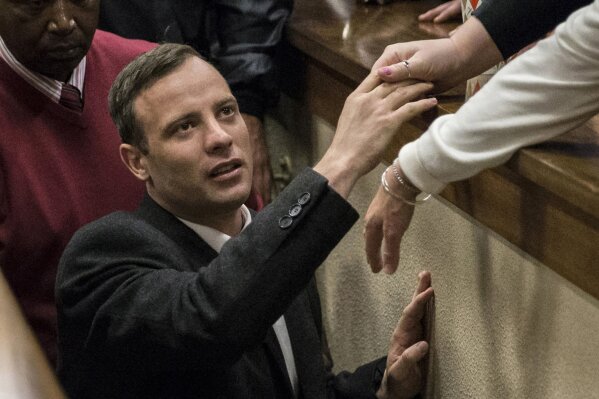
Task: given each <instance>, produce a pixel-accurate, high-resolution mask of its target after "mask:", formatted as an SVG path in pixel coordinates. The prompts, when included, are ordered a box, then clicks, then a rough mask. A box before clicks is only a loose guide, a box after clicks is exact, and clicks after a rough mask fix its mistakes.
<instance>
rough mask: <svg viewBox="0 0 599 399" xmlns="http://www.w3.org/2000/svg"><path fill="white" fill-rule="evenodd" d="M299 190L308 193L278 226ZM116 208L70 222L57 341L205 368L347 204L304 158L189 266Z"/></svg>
mask: <svg viewBox="0 0 599 399" xmlns="http://www.w3.org/2000/svg"><path fill="white" fill-rule="evenodd" d="M306 192H308V193H310V200H309V202H307V203H305V204H304V206H303V209H302V211H301V213H300V214H299V215H297V216H296V217H294V218H293V220H292V223H291V224H290V225H287V224H285V223H283V224H282V226H284V227H281V222H280V219H281V217H284V216H285V215H288V211H289V208H290V207H291V206H293V205H294V204H296V203H297V202H298V198H300V197H302V195H303V194H304V193H306ZM304 198H305V197H304ZM302 202H303V201H302ZM127 215H129V217H126V216H127ZM117 216H119V217H110V216H109V217H108V218H104V219H101V220H100V221H98V222H95V223H93V224H91V225H88V226H87V227H86V228H84V229H82V230H80V231H79V232H78V233H77V234H76V235H75V237H74V238H73V240H72V241H71V243H70V244H69V245H68V247H67V249H66V251H65V253H64V255H63V258H62V260H61V262H60V266H59V272H58V278H57V305H58V310H59V330H60V337H61V341H62V342H63V345H69V347H68V348H63V350H62V352H63V353H65V354H66V355H69V353H70V354H72V355H73V356H79V354H82V353H86V355H85V356H86V357H87V358H90V357H91V358H93V357H94V355H95V356H104V358H105V356H106V355H105V354H114V359H112V360H115V359H119V362H124V361H127V362H130V363H132V364H141V365H144V366H147V367H150V368H152V370H153V371H157V370H158V371H160V370H162V369H164V370H165V372H166V371H168V370H171V371H172V370H173V368H175V369H176V368H177V367H178V366H179V365H180V366H181V367H185V368H188V369H194V370H197V372H198V373H202V372H203V373H209V372H214V370H221V369H224V368H227V367H230V366H231V365H232V364H233V363H234V362H236V361H237V360H238V359H239V358H240V356H241V355H242V354H243V353H244V352H246V351H247V350H248V349H250V348H253V347H255V346H256V345H258V344H259V343H260V342H262V341H263V340H264V337H265V335H266V333H267V331H268V329H269V328H270V327H271V326H272V324H273V323H274V322H275V321H276V320H277V319H278V318H279V317H280V316H281V315H282V314H283V313H284V311H285V310H286V309H287V308H288V307H289V305H290V304H291V302H292V301H293V299H294V298H295V297H296V296H297V294H298V293H299V292H300V291H301V290H303V289H304V288H305V287H306V286H307V285H308V283H309V282H310V280H311V279H312V277H313V273H314V271H315V270H316V268H317V267H318V266H319V265H320V264H321V263H322V262H323V261H324V259H325V258H326V256H327V255H328V254H329V252H330V251H331V250H332V249H333V248H334V247H335V245H336V244H337V243H338V241H339V240H340V239H341V238H342V237H343V236H344V234H345V233H346V232H347V231H348V230H349V228H350V227H351V226H352V225H353V223H354V222H355V220H356V219H357V216H358V215H357V213H356V212H355V210H354V209H353V208H352V207H351V206H350V205H349V204H348V203H347V202H346V201H345V200H343V199H342V198H341V197H340V196H339V195H338V194H336V193H335V192H334V191H332V190H331V189H329V188H328V184H327V182H326V180H325V179H324V178H323V177H322V176H320V175H318V174H317V173H315V172H313V171H311V170H309V169H308V170H306V171H305V172H303V173H302V174H300V175H299V176H298V177H297V178H296V179H295V180H294V182H292V184H290V185H289V186H288V188H286V190H284V191H283V192H282V193H281V194H280V196H279V197H278V198H277V200H276V201H275V202H273V204H271V205H270V206H268V207H266V208H265V209H264V210H263V211H262V212H260V213H259V214H258V215H256V217H255V218H254V220H253V221H252V223H251V224H250V225H249V226H248V227H247V228H246V229H245V230H244V231H243V232H242V233H241V234H240V235H239V236H237V237H235V238H232V239H231V240H229V241H228V242H227V243H226V244H225V245H224V246H223V248H222V250H221V252H220V254H219V256H217V257H216V258H215V259H214V260H212V261H211V262H210V263H208V264H207V265H206V266H204V267H201V268H199V270H198V271H197V272H191V271H181V270H186V269H187V270H190V269H192V268H191V267H184V268H181V264H184V263H185V262H189V260H188V258H189V256H188V255H187V254H183V253H182V252H181V249H179V248H178V246H177V243H174V242H168V240H166V239H165V237H164V234H162V233H161V232H160V231H158V230H156V229H149V228H148V226H147V223H146V222H144V221H142V220H140V219H139V218H137V219H136V218H134V217H133V216H131V215H130V214H124V213H121V214H117ZM285 217H286V218H287V219H286V220H288V221H289V217H288V216H285ZM196 269H197V268H196ZM65 321H68V323H65ZM73 343H78V344H75V345H73ZM78 345H79V346H80V347H77V346H78ZM64 349H67V350H64ZM90 355H91V356H90ZM108 360H110V359H108ZM71 363H72V362H71ZM190 365H191V366H192V367H190Z"/></svg>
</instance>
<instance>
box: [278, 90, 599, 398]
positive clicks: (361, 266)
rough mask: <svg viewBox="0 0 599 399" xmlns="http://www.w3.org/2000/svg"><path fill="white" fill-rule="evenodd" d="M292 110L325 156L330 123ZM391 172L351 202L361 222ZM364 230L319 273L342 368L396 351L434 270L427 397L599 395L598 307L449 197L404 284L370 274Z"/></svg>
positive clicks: (286, 121)
mask: <svg viewBox="0 0 599 399" xmlns="http://www.w3.org/2000/svg"><path fill="white" fill-rule="evenodd" d="M283 106H284V108H285V111H284V112H283V122H282V123H283V125H285V128H286V129H288V130H289V134H291V136H292V137H294V136H296V135H300V136H302V135H303V137H306V135H310V136H309V137H310V140H309V143H310V144H309V145H307V146H306V148H305V151H311V154H312V159H313V160H315V159H318V158H319V157H320V155H321V154H322V153H323V152H324V150H325V149H326V147H327V146H328V144H329V143H330V140H331V139H332V135H333V128H332V126H330V125H329V124H327V123H326V122H323V121H322V120H320V119H318V118H316V117H314V118H309V117H298V111H297V109H294V108H293V106H291V105H290V103H288V102H285V101H284V103H283ZM306 118H307V119H306ZM306 120H310V123H308V124H307V123H306ZM300 122H301V123H300ZM295 128H298V130H297V131H294V129H295ZM307 129H310V132H307V131H306V130H307ZM306 143H307V142H306ZM295 151H297V150H295ZM382 170H383V167H382V166H379V167H378V168H377V169H376V170H375V171H374V172H372V173H371V174H370V175H369V176H367V177H366V178H364V179H363V180H362V181H361V182H359V183H358V186H357V187H356V188H355V189H354V192H353V194H352V196H351V197H350V202H351V203H352V204H353V205H354V207H356V209H357V210H358V211H359V212H360V215H361V216H363V215H364V214H365V212H366V209H367V206H368V203H369V201H370V199H371V198H372V197H373V196H374V193H375V192H376V189H377V188H378V184H379V181H380V174H381V172H382ZM531 206H534V204H531ZM362 229H363V219H360V220H359V221H358V222H357V224H356V225H355V226H354V228H353V229H352V231H351V232H350V234H348V236H347V237H345V238H344V239H343V241H342V242H341V243H340V245H339V246H338V247H337V248H336V250H335V251H334V252H333V253H332V254H331V255H330V256H329V258H328V259H327V261H326V262H325V264H324V265H323V267H321V269H320V270H319V272H318V274H317V277H318V280H319V287H320V292H321V299H322V306H323V314H324V319H325V327H326V330H327V332H328V339H329V344H330V346H331V350H332V354H333V357H334V359H335V368H336V371H340V370H342V369H350V370H351V369H354V368H355V367H357V366H358V365H360V364H361V363H365V362H367V361H369V360H372V359H374V358H376V357H378V356H381V355H383V354H385V353H386V348H387V343H388V339H389V336H390V334H391V332H392V330H393V328H394V326H395V323H396V321H397V319H398V318H399V316H400V314H401V310H402V308H403V306H404V305H405V304H407V303H408V301H409V298H410V297H411V295H412V291H413V288H414V284H415V282H416V275H417V273H418V271H420V270H423V269H427V270H430V271H431V272H432V274H433V285H434V288H435V292H436V306H435V324H434V328H433V333H434V343H433V346H432V351H433V352H432V355H433V362H432V366H431V369H430V375H429V382H430V383H431V384H430V385H429V389H430V392H429V393H430V395H429V397H435V398H498V399H499V398H502V399H505V398H556V399H557V398H599V378H597V376H599V333H598V332H599V301H598V300H596V299H595V298H593V297H591V296H589V295H587V294H586V293H585V292H583V291H581V290H580V289H578V288H577V287H575V286H574V285H572V284H571V283H569V282H568V281H566V280H565V279H563V278H562V277H560V276H559V275H557V274H556V273H554V272H553V271H551V270H550V269H549V268H547V267H546V266H544V265H542V264H540V263H539V262H537V261H536V260H534V259H532V258H531V257H529V256H527V255H526V254H525V253H523V252H522V251H521V250H519V249H518V248H516V247H514V246H512V245H511V244H509V243H508V242H506V241H505V240H504V239H503V238H501V237H500V236H498V235H497V234H495V233H494V232H492V231H489V230H488V229H487V228H485V227H484V226H481V225H479V224H478V223H477V222H476V221H475V220H473V219H472V218H470V217H469V216H468V215H465V214H464V213H462V212H461V211H459V210H458V209H456V208H455V207H453V206H452V205H451V204H449V203H447V202H445V201H444V200H442V199H433V200H431V201H429V203H428V204H426V205H422V206H419V207H417V209H416V212H415V215H414V219H413V222H412V225H411V227H410V229H409V231H408V233H407V234H406V236H405V238H404V241H403V243H402V251H401V261H400V269H399V271H398V272H397V273H396V274H395V275H392V276H388V275H384V274H380V275H374V274H372V273H371V272H370V270H369V268H368V266H367V263H366V259H365V256H364V254H363V239H362ZM598 245H599V243H598Z"/></svg>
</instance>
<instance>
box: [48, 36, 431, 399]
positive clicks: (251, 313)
mask: <svg viewBox="0 0 599 399" xmlns="http://www.w3.org/2000/svg"><path fill="white" fill-rule="evenodd" d="M430 87H431V85H429V84H425V83H418V84H415V85H409V86H408V85H406V84H405V83H400V84H392V85H379V80H378V78H377V77H376V76H375V75H371V76H369V77H368V78H367V79H366V80H365V81H364V82H363V83H362V84H361V85H360V87H359V88H358V89H357V90H356V92H354V93H353V94H352V95H351V96H350V97H349V98H348V101H347V103H346V106H345V109H344V111H343V114H342V116H341V118H340V121H339V127H338V130H337V134H336V136H335V139H334V141H333V144H332V145H331V147H330V149H329V150H328V151H327V153H326V154H325V156H324V157H323V159H322V160H321V161H320V162H319V163H318V164H317V165H316V166H315V167H314V169H313V170H312V169H306V170H305V171H304V172H303V173H301V174H300V175H299V176H298V177H297V178H296V179H295V180H294V181H293V182H292V183H291V184H290V185H289V187H288V188H286V189H285V190H284V191H283V192H282V193H281V194H280V196H279V197H278V198H277V199H276V201H274V202H273V203H272V204H271V205H270V206H268V207H267V208H265V209H264V210H263V211H262V212H260V213H259V214H254V215H253V214H251V213H250V212H249V211H248V210H247V208H245V207H244V206H243V202H244V201H245V199H246V198H247V195H248V194H249V192H250V189H251V176H252V170H251V168H252V162H251V151H250V143H249V140H248V134H247V129H246V128H245V124H244V123H243V120H242V118H241V116H240V115H239V111H238V109H237V103H236V101H235V98H234V97H233V96H232V94H231V92H230V90H229V88H228V86H227V84H226V82H225V81H224V79H223V78H222V76H220V75H219V74H218V72H217V71H216V70H215V69H214V68H213V67H212V66H210V65H209V64H208V63H206V62H205V61H203V60H202V59H201V58H200V57H199V56H198V54H197V53H196V52H195V51H194V50H193V49H192V48H190V47H188V46H182V45H176V44H165V45H162V46H159V47H158V48H157V49H155V50H152V51H151V52H149V53H146V54H145V55H142V56H141V57H139V58H138V59H136V60H135V61H133V62H132V63H131V64H130V65H129V66H127V67H126V68H125V69H124V70H123V72H122V73H121V74H120V75H119V77H118V78H117V80H116V81H115V83H114V85H113V88H112V89H111V94H110V110H111V114H112V117H113V119H114V120H115V122H116V124H117V127H118V128H119V132H120V134H121V137H122V140H123V144H122V145H121V147H120V151H121V157H122V159H123V161H124V162H125V164H126V165H127V167H128V168H129V170H130V171H131V172H132V173H133V174H134V175H135V176H136V177H137V178H139V179H140V180H142V181H144V182H145V183H146V188H147V195H146V198H145V199H144V200H143V202H142V204H141V206H140V207H139V209H138V210H137V211H136V212H135V213H125V212H118V213H114V214H111V215H108V216H106V217H104V218H102V219H100V220H98V221H96V222H94V223H92V224H90V225H88V226H86V227H84V228H83V229H81V230H80V231H79V232H78V233H77V234H76V235H75V236H74V238H73V239H72V241H71V242H70V244H69V246H68V247H67V249H66V251H65V253H64V255H63V258H62V260H61V264H60V268H59V273H58V278H57V302H58V313H59V337H60V339H59V353H60V358H59V374H60V377H61V379H62V381H63V383H64V386H65V388H66V390H67V392H68V393H69V394H70V395H71V396H72V397H73V398H293V397H298V398H306V399H308V398H326V397H336V398H373V397H375V394H376V395H377V396H378V397H379V398H401V397H411V396H413V395H415V394H416V393H417V392H418V389H419V383H420V374H419V371H418V370H419V369H418V362H419V361H420V360H421V359H422V358H423V357H424V356H425V354H426V352H427V350H428V345H427V343H426V342H424V341H421V336H422V328H421V325H420V319H421V318H422V315H423V313H424V307H425V304H426V302H427V301H428V299H429V298H430V297H431V296H432V288H431V287H430V275H429V274H428V273H422V274H421V275H420V279H419V284H418V287H417V289H416V293H415V294H414V297H413V300H412V302H411V303H410V304H409V305H408V307H407V308H406V310H405V312H404V315H403V316H402V318H401V319H400V322H399V323H398V326H397V328H396V331H395V332H394V334H393V336H392V341H391V346H390V350H389V354H388V357H387V359H386V360H385V359H384V358H383V359H380V360H378V361H375V362H373V363H370V364H367V365H365V366H363V367H361V368H359V369H358V370H356V371H355V372H354V373H345V372H344V373H341V374H339V375H337V376H333V375H332V374H331V373H330V365H328V366H327V365H325V361H323V347H325V345H323V338H322V337H323V334H322V333H323V331H322V325H321V319H320V304H319V301H318V293H317V292H316V288H315V284H314V280H313V273H314V271H315V269H316V268H317V267H318V266H319V265H320V264H321V263H322V262H323V261H324V259H325V258H326V256H327V255H328V254H329V252H330V251H331V250H332V249H333V248H334V246H335V245H336V244H337V242H338V241H339V240H340V239H341V238H342V237H343V235H344V234H345V233H346V232H347V231H348V230H349V228H350V227H351V225H352V224H353V223H354V221H355V220H356V219H357V217H358V215H357V213H356V212H355V210H353V208H352V207H351V206H350V205H349V204H348V203H347V202H346V200H345V198H347V196H348V195H349V193H350V191H351V189H352V187H353V185H354V184H355V182H356V180H357V179H358V178H359V177H361V176H362V175H364V174H365V173H366V172H368V171H369V170H371V169H372V168H373V167H374V166H375V165H376V164H377V163H378V162H379V160H380V157H381V154H382V152H383V150H384V148H385V147H386V146H387V145H388V144H389V141H390V140H391V138H392V136H393V134H394V132H395V131H396V129H397V128H398V127H399V125H400V124H401V123H402V122H404V121H405V120H407V119H409V118H411V117H412V116H414V115H416V114H417V113H419V112H421V111H423V110H425V109H428V108H430V107H431V106H433V105H434V104H435V101H434V100H431V99H425V100H420V101H416V102H413V103H409V104H408V105H407V106H406V105H405V104H406V103H407V102H408V101H410V100H413V99H415V98H417V97H419V96H421V95H422V94H423V93H424V92H425V91H426V90H428V89H429V88H430ZM350 161H351V163H350ZM350 165H351V167H350ZM250 222H251V223H250Z"/></svg>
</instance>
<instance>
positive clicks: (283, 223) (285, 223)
mask: <svg viewBox="0 0 599 399" xmlns="http://www.w3.org/2000/svg"><path fill="white" fill-rule="evenodd" d="M292 224H293V219H292V218H291V216H287V215H285V216H283V217H281V218H280V219H279V227H280V228H282V229H286V228H288V227H289V226H291V225H292Z"/></svg>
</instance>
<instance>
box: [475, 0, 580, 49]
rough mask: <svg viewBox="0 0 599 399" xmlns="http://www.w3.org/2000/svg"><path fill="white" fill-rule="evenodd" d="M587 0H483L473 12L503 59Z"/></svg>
mask: <svg viewBox="0 0 599 399" xmlns="http://www.w3.org/2000/svg"><path fill="white" fill-rule="evenodd" d="M590 3H591V0H528V1H520V0H486V1H485V2H483V3H482V4H481V5H480V6H479V7H478V8H477V9H476V11H475V12H474V15H475V16H476V17H477V18H478V19H479V20H480V21H481V22H482V24H483V25H484V27H485V28H486V30H487V32H489V34H490V35H491V37H492V40H493V41H494V42H495V44H496V45H497V47H498V48H499V50H500V51H501V54H503V57H504V58H506V59H507V58H508V57H509V56H511V55H512V54H514V53H516V52H518V50H520V49H521V48H523V47H525V46H526V45H528V44H530V43H532V42H533V41H535V40H538V39H539V38H541V37H542V36H543V35H544V34H546V33H547V32H549V31H550V30H552V29H553V28H555V26H556V25H557V24H559V23H560V22H563V21H564V20H565V19H566V18H567V17H568V16H569V15H570V13H572V12H573V11H575V10H577V9H578V8H580V7H583V6H586V5H588V4H590Z"/></svg>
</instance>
